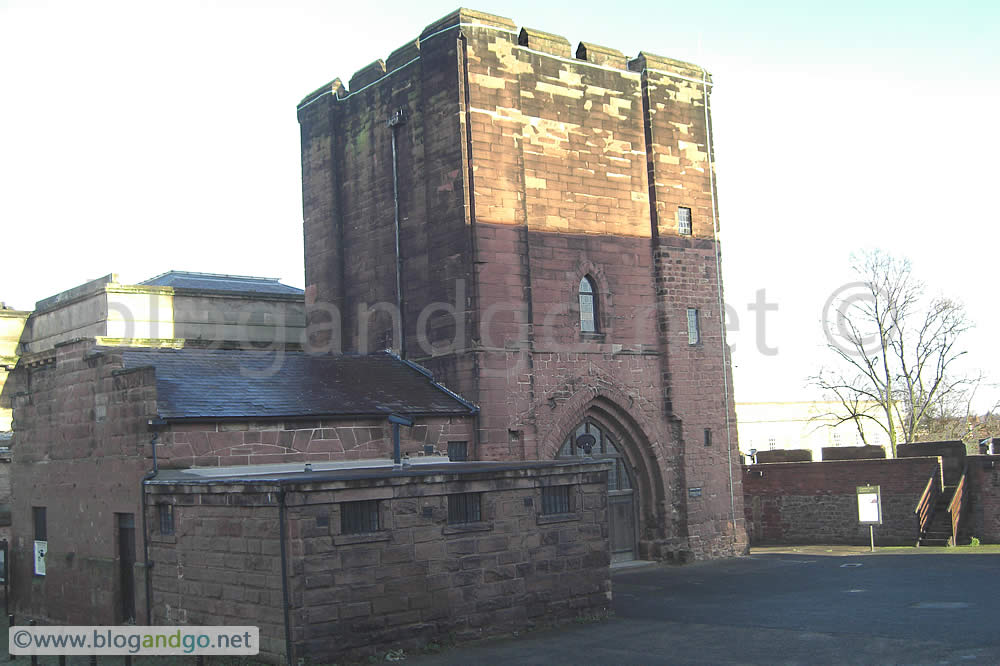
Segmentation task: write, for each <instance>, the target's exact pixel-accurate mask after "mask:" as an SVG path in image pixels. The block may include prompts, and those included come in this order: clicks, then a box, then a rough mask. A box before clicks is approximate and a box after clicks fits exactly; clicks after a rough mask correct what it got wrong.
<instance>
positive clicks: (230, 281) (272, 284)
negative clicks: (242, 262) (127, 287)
mask: <svg viewBox="0 0 1000 666" xmlns="http://www.w3.org/2000/svg"><path fill="white" fill-rule="evenodd" d="M139 284H145V285H149V286H151V287H176V288H177V289H211V290H215V291H235V292H243V293H255V294H292V295H301V294H303V293H305V292H303V291H302V290H301V289H298V288H296V287H292V286H290V285H287V284H282V283H281V282H279V281H278V278H266V277H252V276H248V275H219V274H216V273H190V272H188V271H168V272H166V273H163V274H162V275H157V276H156V277H153V278H150V279H148V280H146V281H144V282H140V283H139Z"/></svg>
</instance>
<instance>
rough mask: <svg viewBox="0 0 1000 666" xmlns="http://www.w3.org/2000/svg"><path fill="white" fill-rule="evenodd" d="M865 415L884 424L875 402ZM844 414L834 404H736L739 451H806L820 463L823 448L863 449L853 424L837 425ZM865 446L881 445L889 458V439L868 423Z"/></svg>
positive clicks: (840, 407)
mask: <svg viewBox="0 0 1000 666" xmlns="http://www.w3.org/2000/svg"><path fill="white" fill-rule="evenodd" d="M867 406H868V413H870V414H871V415H872V416H873V417H875V418H879V420H880V422H884V420H885V416H884V415H881V414H880V413H879V407H878V404H877V403H874V402H872V403H867ZM843 414H845V411H844V408H843V406H842V405H841V404H840V403H839V402H837V401H835V400H830V401H811V402H737V403H736V423H737V432H738V434H739V440H740V452H741V453H743V454H744V455H746V456H748V457H749V455H750V450H751V449H753V450H756V451H774V450H777V449H809V450H811V451H812V454H813V460H822V449H823V447H827V446H863V445H864V444H865V443H866V442H865V441H864V440H862V438H861V433H859V432H858V428H857V426H856V425H855V423H854V421H845V422H843V423H838V421H839V420H840V418H838V416H839V415H843ZM864 429H865V439H866V440H867V444H869V445H875V446H883V447H885V449H886V457H892V449H891V447H890V446H889V436H888V435H887V434H886V432H885V431H884V430H883V429H882V428H881V427H879V425H878V424H876V423H874V422H871V423H868V424H865V426H864Z"/></svg>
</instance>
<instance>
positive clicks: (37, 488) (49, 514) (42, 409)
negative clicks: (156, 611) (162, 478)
mask: <svg viewBox="0 0 1000 666" xmlns="http://www.w3.org/2000/svg"><path fill="white" fill-rule="evenodd" d="M92 347H93V343H92V342H86V341H77V342H69V343H63V344H61V345H59V346H57V347H56V348H55V349H54V350H52V352H50V353H49V354H46V355H36V356H34V357H32V358H27V357H22V359H21V363H20V364H19V366H18V368H17V370H16V371H15V373H14V374H15V375H17V376H18V385H19V386H24V387H26V388H30V392H26V393H22V394H20V395H18V396H16V397H15V399H14V400H15V402H14V414H15V422H14V440H13V444H12V446H11V451H12V459H13V462H12V463H11V468H10V469H11V485H12V491H13V502H12V506H13V525H12V531H13V534H14V538H13V541H12V545H11V563H12V566H13V568H12V575H11V589H12V597H13V600H14V605H13V606H12V612H15V613H16V614H17V616H18V618H19V619H20V618H22V617H37V618H40V619H44V620H46V621H49V622H56V623H69V624H87V623H91V624H115V623H119V622H122V621H123V620H124V619H125V618H124V617H123V616H122V614H121V597H120V595H121V587H120V581H121V576H120V570H119V569H120V565H121V561H120V558H119V548H118V546H119V544H118V537H117V529H116V522H117V520H118V515H120V514H131V515H132V516H133V517H134V518H135V519H136V520H139V518H140V517H141V513H140V511H139V505H140V498H141V493H140V485H139V484H140V480H141V478H142V476H143V474H144V473H145V472H146V471H147V470H148V469H150V468H151V466H152V465H151V462H150V460H149V454H150V439H151V434H150V432H149V430H148V428H147V421H148V419H149V418H150V416H152V415H155V414H156V386H155V376H154V373H153V370H152V369H151V368H141V369H136V370H122V360H121V357H120V356H116V355H115V354H111V353H109V354H99V355H94V354H92V353H91V350H92ZM33 507H44V508H45V509H46V523H47V532H48V552H47V554H46V556H45V560H46V569H47V572H46V575H45V576H36V575H34V570H33V561H34V556H33V541H34V525H33V520H32V508H33ZM137 526H138V525H137ZM136 534H139V532H138V530H136ZM134 546H135V548H136V552H137V553H141V547H142V546H141V537H139V536H136V538H135V543H134ZM137 559H139V560H141V555H140V556H139V557H138V558H137ZM133 575H134V579H135V582H136V586H135V589H136V597H135V599H136V609H137V611H138V612H139V613H140V614H141V612H142V608H143V606H144V603H145V597H144V594H143V589H144V588H143V568H142V566H141V565H140V564H137V565H136V566H135V567H134V571H133Z"/></svg>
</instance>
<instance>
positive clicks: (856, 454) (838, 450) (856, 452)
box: [822, 446, 931, 460]
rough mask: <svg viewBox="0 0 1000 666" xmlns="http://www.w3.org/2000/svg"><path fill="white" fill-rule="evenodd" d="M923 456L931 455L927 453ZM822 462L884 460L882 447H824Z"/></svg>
mask: <svg viewBox="0 0 1000 666" xmlns="http://www.w3.org/2000/svg"><path fill="white" fill-rule="evenodd" d="M925 455H931V454H930V453H927V454H925ZM822 456H823V460H869V459H875V458H885V447H884V446H824V447H823V449H822Z"/></svg>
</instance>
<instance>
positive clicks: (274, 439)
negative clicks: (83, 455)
mask: <svg viewBox="0 0 1000 666" xmlns="http://www.w3.org/2000/svg"><path fill="white" fill-rule="evenodd" d="M471 438H472V419H471V417H454V418H443V417H437V418H417V419H416V425H415V426H413V427H412V428H406V427H402V428H400V451H401V452H402V453H408V454H409V455H410V456H411V457H417V456H418V455H422V454H423V447H424V446H425V445H430V446H433V447H434V449H435V451H437V452H439V453H440V454H442V455H446V454H447V453H448V442H452V441H464V442H470V441H471ZM160 441H161V444H160V446H159V447H158V449H157V453H158V455H159V457H160V466H161V467H163V468H164V469H170V468H185V467H192V466H196V467H214V466H226V465H256V464H274V463H291V462H308V461H330V460H362V459H365V458H385V457H388V456H391V455H392V450H393V449H392V447H393V445H392V426H390V425H389V424H388V422H387V421H386V420H385V419H378V420H376V419H353V420H339V421H288V422H285V423H274V422H246V423H235V422H234V423H190V424H174V425H172V426H171V427H170V431H169V432H167V433H165V434H164V435H163V436H162V437H161V440H160Z"/></svg>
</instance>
